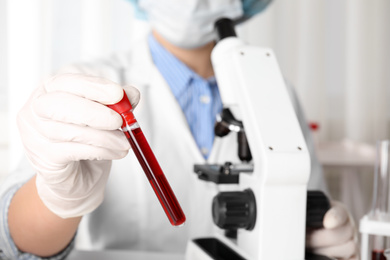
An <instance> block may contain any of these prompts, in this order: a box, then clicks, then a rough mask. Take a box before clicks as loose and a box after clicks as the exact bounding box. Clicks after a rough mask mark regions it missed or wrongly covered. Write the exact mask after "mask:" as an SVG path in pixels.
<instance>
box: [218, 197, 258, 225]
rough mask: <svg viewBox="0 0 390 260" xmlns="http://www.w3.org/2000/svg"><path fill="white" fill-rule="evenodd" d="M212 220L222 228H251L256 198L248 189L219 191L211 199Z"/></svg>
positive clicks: (253, 223)
mask: <svg viewBox="0 0 390 260" xmlns="http://www.w3.org/2000/svg"><path fill="white" fill-rule="evenodd" d="M212 213H213V220H214V223H215V225H217V226H218V227H220V228H222V229H227V230H236V229H238V228H244V229H247V230H252V229H253V228H254V227H255V223H256V200H255V196H254V194H253V192H252V191H251V190H250V189H247V190H244V191H233V192H220V193H219V194H218V195H216V196H215V197H214V199H213V205H212Z"/></svg>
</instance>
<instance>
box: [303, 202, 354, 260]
mask: <svg viewBox="0 0 390 260" xmlns="http://www.w3.org/2000/svg"><path fill="white" fill-rule="evenodd" d="M331 204H332V207H331V208H330V209H329V210H328V212H327V213H326V214H325V216H324V221H323V224H324V228H323V229H317V230H311V231H308V232H307V234H306V247H307V248H308V249H309V250H310V251H312V252H313V253H316V254H320V255H326V256H328V257H335V258H337V259H343V260H355V259H358V246H357V231H356V228H355V226H354V223H353V220H352V218H351V216H349V214H348V210H347V209H346V208H345V207H344V205H343V204H342V203H340V202H338V201H332V203H331Z"/></svg>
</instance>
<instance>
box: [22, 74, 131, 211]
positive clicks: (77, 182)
mask: <svg viewBox="0 0 390 260" xmlns="http://www.w3.org/2000/svg"><path fill="white" fill-rule="evenodd" d="M124 88H125V90H126V92H127V95H128V97H129V99H130V102H131V103H132V105H133V106H135V105H136V104H137V103H138V101H139V92H138V90H136V89H135V88H134V87H124ZM122 97H123V89H122V87H121V86H119V85H118V84H115V83H114V82H111V81H109V80H106V79H102V78H97V77H91V76H84V75H81V74H62V75H58V76H55V77H53V78H51V79H49V80H48V81H46V82H45V83H44V84H43V86H41V87H39V88H37V89H36V90H35V91H34V92H33V93H32V95H31V96H30V98H29V100H28V101H27V103H26V104H25V106H24V107H23V108H22V110H21V111H20V112H19V114H18V117H17V124H18V127H19V131H20V134H21V138H22V142H23V145H24V147H25V150H26V154H27V157H28V159H29V161H30V162H31V164H32V166H33V168H34V169H35V171H36V173H37V177H36V186H37V190H38V194H39V196H40V198H41V200H42V201H43V203H44V204H45V205H46V206H47V207H48V208H49V209H50V210H51V211H52V212H54V213H55V214H57V215H58V216H60V217H62V218H69V217H76V216H82V215H84V214H87V213H89V212H91V211H93V210H94V209H95V208H97V207H98V206H99V205H100V203H101V202H102V201H103V196H104V190H105V184H106V181H107V178H108V175H109V172H110V168H111V160H114V159H121V158H123V157H125V156H126V154H127V153H128V150H129V149H130V145H129V143H128V141H127V140H126V138H125V137H124V135H123V133H122V132H121V131H120V130H118V129H119V128H120V127H121V125H122V119H121V117H120V115H119V114H117V113H116V112H115V111H113V110H112V109H110V108H108V107H106V106H105V105H104V104H114V103H116V102H118V101H120V100H121V99H122Z"/></svg>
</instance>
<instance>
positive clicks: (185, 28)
mask: <svg viewBox="0 0 390 260" xmlns="http://www.w3.org/2000/svg"><path fill="white" fill-rule="evenodd" d="M138 4H139V7H140V8H141V9H143V10H145V11H146V13H147V17H148V20H149V22H150V24H151V26H152V28H154V29H155V30H156V31H157V32H158V33H159V34H160V35H161V36H162V37H163V38H164V39H166V40H167V41H168V42H170V43H171V44H173V45H175V46H178V47H181V48H186V49H192V48H197V47H201V46H203V45H205V44H207V43H209V42H211V41H214V40H215V39H216V34H215V32H214V23H215V21H217V20H218V19H219V18H223V17H225V18H230V19H237V18H239V17H242V16H243V7H242V2H241V0H139V3H138Z"/></svg>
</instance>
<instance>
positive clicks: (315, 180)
mask: <svg viewBox="0 0 390 260" xmlns="http://www.w3.org/2000/svg"><path fill="white" fill-rule="evenodd" d="M286 86H287V90H288V93H289V95H290V99H291V101H292V104H293V106H294V110H295V113H296V115H297V118H298V121H299V125H300V126H301V130H302V133H303V136H304V138H305V141H306V146H307V148H308V150H309V154H310V163H311V171H310V178H309V182H308V190H321V191H323V192H325V193H326V194H328V195H329V192H328V187H327V185H326V181H325V178H324V173H323V169H322V166H321V163H320V161H319V160H318V157H317V154H316V150H315V146H314V140H313V137H312V134H311V131H310V128H309V124H308V121H307V120H306V117H305V113H304V111H303V109H302V106H301V104H300V102H299V99H298V96H297V93H296V92H295V89H294V87H293V86H292V85H291V84H289V82H287V81H286Z"/></svg>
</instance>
